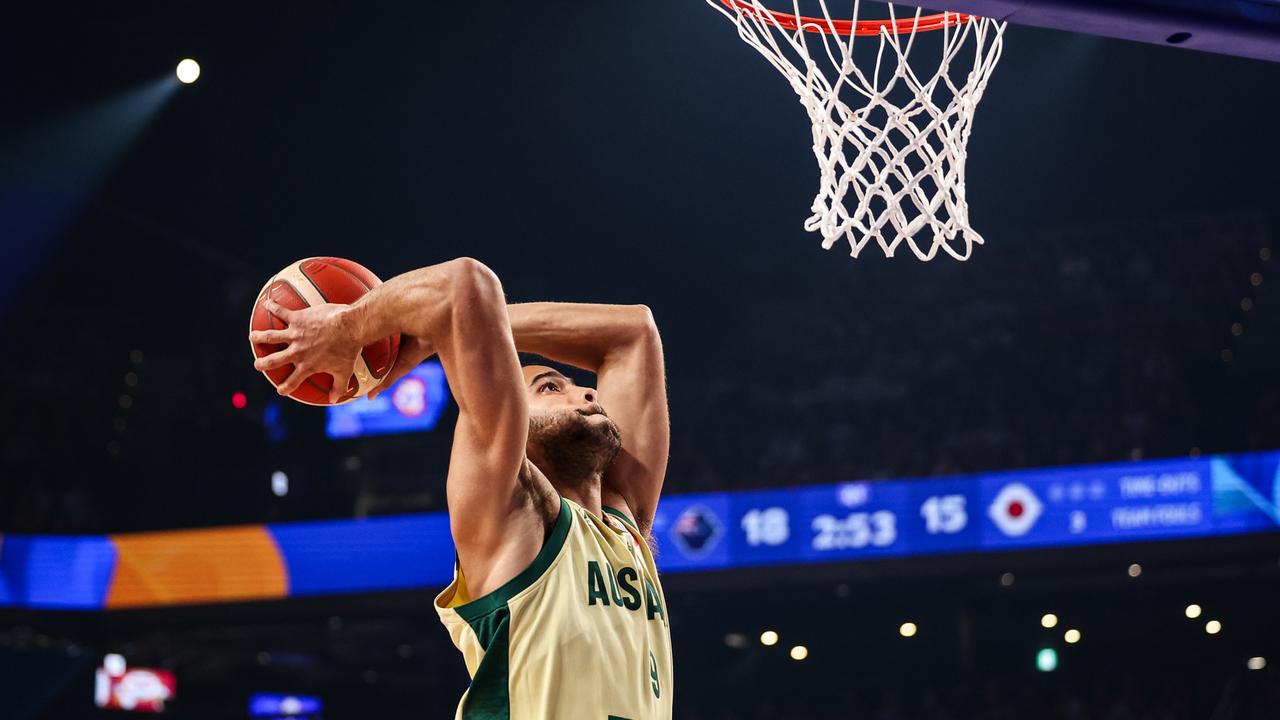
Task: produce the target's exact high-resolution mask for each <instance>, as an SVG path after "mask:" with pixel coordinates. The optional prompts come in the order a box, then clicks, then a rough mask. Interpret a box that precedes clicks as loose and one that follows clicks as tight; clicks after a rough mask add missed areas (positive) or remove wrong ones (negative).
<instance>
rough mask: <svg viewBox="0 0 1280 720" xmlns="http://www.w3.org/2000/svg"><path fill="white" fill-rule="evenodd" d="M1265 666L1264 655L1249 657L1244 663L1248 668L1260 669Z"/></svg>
mask: <svg viewBox="0 0 1280 720" xmlns="http://www.w3.org/2000/svg"><path fill="white" fill-rule="evenodd" d="M1266 666H1267V659H1266V658H1264V657H1251V658H1249V662H1247V663H1245V667H1247V668H1249V669H1250V670H1261V669H1262V668H1264V667H1266Z"/></svg>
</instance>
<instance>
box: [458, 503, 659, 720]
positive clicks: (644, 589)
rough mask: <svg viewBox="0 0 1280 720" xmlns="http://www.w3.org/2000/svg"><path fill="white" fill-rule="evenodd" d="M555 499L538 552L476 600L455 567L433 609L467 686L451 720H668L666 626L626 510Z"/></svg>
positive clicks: (647, 559)
mask: <svg viewBox="0 0 1280 720" xmlns="http://www.w3.org/2000/svg"><path fill="white" fill-rule="evenodd" d="M605 513H606V514H605V519H601V518H597V517H596V516H594V515H592V514H591V513H590V512H588V511H587V510H586V509H584V508H583V507H582V506H581V505H578V504H577V503H574V502H572V501H570V500H567V499H565V498H561V499H560V516H559V518H558V519H557V520H556V524H555V528H554V529H553V530H552V531H551V534H550V535H549V536H548V537H547V540H546V542H545V543H544V544H543V546H542V550H541V551H540V552H539V553H538V556H537V557H536V558H534V560H533V563H531V564H530V565H529V567H528V568H526V569H525V570H524V571H523V572H521V573H520V574H519V575H517V576H516V577H514V578H512V579H511V581H510V582H508V583H506V584H505V585H503V586H502V587H500V588H498V589H497V590H494V591H493V592H491V593H489V594H487V595H485V596H483V597H480V598H474V599H472V598H471V597H470V596H469V595H468V594H467V584H466V580H465V578H463V576H462V572H461V570H460V569H458V568H457V566H456V565H455V569H454V579H453V582H452V583H450V585H449V587H447V588H445V590H444V592H442V593H440V595H439V596H438V597H437V598H436V602H435V606H436V612H438V613H439V614H440V620H441V621H442V622H443V623H444V625H445V627H446V628H447V629H448V630H449V636H450V637H451V638H453V644H454V645H456V646H457V647H458V649H459V650H460V651H462V656H463V658H464V660H465V661H466V663H467V672H468V673H470V674H471V686H470V688H468V689H467V691H466V693H464V694H463V696H462V702H461V703H459V705H458V712H457V714H456V716H455V717H456V720H490V719H497V718H502V719H503V720H668V719H669V718H670V717H671V690H672V687H671V685H672V683H671V627H670V623H669V622H668V618H667V605H666V598H665V597H664V596H663V594H662V584H661V583H660V582H659V581H658V569H657V567H656V566H655V565H654V562H653V553H652V552H651V551H650V549H649V545H648V544H647V543H646V542H645V541H644V538H643V537H642V536H641V535H640V532H639V531H638V530H637V529H636V528H635V527H633V526H632V525H631V522H630V521H629V520H627V519H626V518H625V517H624V516H623V515H622V514H621V513H619V512H618V511H616V510H614V509H612V508H605Z"/></svg>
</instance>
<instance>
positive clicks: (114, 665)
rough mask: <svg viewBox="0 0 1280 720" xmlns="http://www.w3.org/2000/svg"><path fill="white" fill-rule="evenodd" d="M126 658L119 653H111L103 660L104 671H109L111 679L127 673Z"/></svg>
mask: <svg viewBox="0 0 1280 720" xmlns="http://www.w3.org/2000/svg"><path fill="white" fill-rule="evenodd" d="M125 667H126V665H125V662H124V656H123V655H119V654H117V653H111V654H109V655H107V656H106V657H104V658H102V669H103V670H106V671H107V674H108V675H110V676H111V677H120V676H122V675H124V671H125Z"/></svg>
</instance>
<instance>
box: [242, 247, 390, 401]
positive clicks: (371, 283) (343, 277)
mask: <svg viewBox="0 0 1280 720" xmlns="http://www.w3.org/2000/svg"><path fill="white" fill-rule="evenodd" d="M381 284H382V281H381V280H379V279H378V276H377V275H374V274H373V273H372V272H370V271H369V270H368V268H366V267H364V266H363V265H361V264H360V263H357V262H354V261H351V260H346V259H343V258H335V257H315V258H307V259H305V260H299V261H298V262H295V263H291V264H289V265H288V266H286V267H285V268H284V269H282V270H281V271H280V272H278V273H276V274H275V275H274V276H272V278H271V279H270V280H268V281H267V284H266V285H264V286H263V287H262V290H261V292H259V293H258V299H257V301H255V302H254V305H253V313H252V314H251V315H250V318H249V329H250V330H282V329H284V328H286V327H288V325H287V324H286V323H285V322H284V321H283V320H281V319H280V318H278V317H276V316H275V315H273V314H271V313H269V312H267V309H266V307H265V305H264V303H265V302H266V301H267V299H268V298H270V299H271V300H274V301H276V302H277V303H280V305H281V306H283V307H285V308H288V309H289V310H301V309H303V308H305V307H310V306H312V305H319V304H322V303H341V304H344V305H350V304H351V303H353V302H355V301H356V300H359V299H360V298H361V297H363V296H364V294H365V293H367V292H369V291H370V290H372V289H373V288H375V287H377V286H379V285H381ZM251 345H252V347H253V354H254V357H259V358H260V357H263V356H266V355H270V354H271V353H274V352H278V351H279V350H282V349H284V348H285V345H280V344H272V343H251ZM399 349H400V336H399V335H393V336H391V337H387V338H383V339H382V340H379V341H377V342H375V343H372V344H369V345H366V346H365V347H364V349H363V350H361V351H360V356H359V357H358V358H356V367H355V373H354V374H352V376H351V378H350V379H349V380H348V381H347V390H346V392H345V393H343V394H342V397H341V399H340V400H339V401H338V403H337V404H339V405H341V404H342V403H346V402H350V401H351V400H353V399H355V398H356V397H359V396H360V395H364V394H365V393H367V392H369V391H370V390H372V389H373V388H374V387H376V386H377V385H378V383H379V382H381V381H382V378H384V377H386V375H387V373H388V372H390V370H391V368H392V367H393V366H394V365H395V362H396V353H397V352H398V351H399ZM292 372H293V365H284V366H282V367H278V368H275V369H274V370H265V371H263V373H262V374H263V375H265V376H267V380H269V381H271V384H272V385H273V386H275V387H279V386H280V384H281V383H282V382H284V381H285V380H286V379H287V378H288V377H289V375H290V373H292ZM332 385H333V378H332V377H331V376H329V375H328V374H327V373H316V374H314V375H312V376H311V377H308V378H307V379H306V380H305V381H303V383H302V384H301V385H299V386H298V389H297V390H294V391H293V392H292V393H291V394H290V395H289V397H291V398H293V399H294V400H297V401H298V402H303V403H306V404H308V405H329V404H330V402H329V390H330V389H331V387H332Z"/></svg>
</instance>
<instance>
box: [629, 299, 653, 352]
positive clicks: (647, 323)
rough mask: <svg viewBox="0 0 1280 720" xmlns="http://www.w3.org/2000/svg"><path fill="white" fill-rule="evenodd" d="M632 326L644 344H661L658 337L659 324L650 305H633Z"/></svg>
mask: <svg viewBox="0 0 1280 720" xmlns="http://www.w3.org/2000/svg"><path fill="white" fill-rule="evenodd" d="M630 311H631V324H632V326H633V327H634V331H635V333H636V335H637V336H638V337H639V338H640V339H641V340H642V341H644V342H652V343H654V344H660V343H661V337H660V336H659V335H658V323H657V321H655V320H654V319H653V311H652V310H650V309H649V306H648V305H632V306H630Z"/></svg>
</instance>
